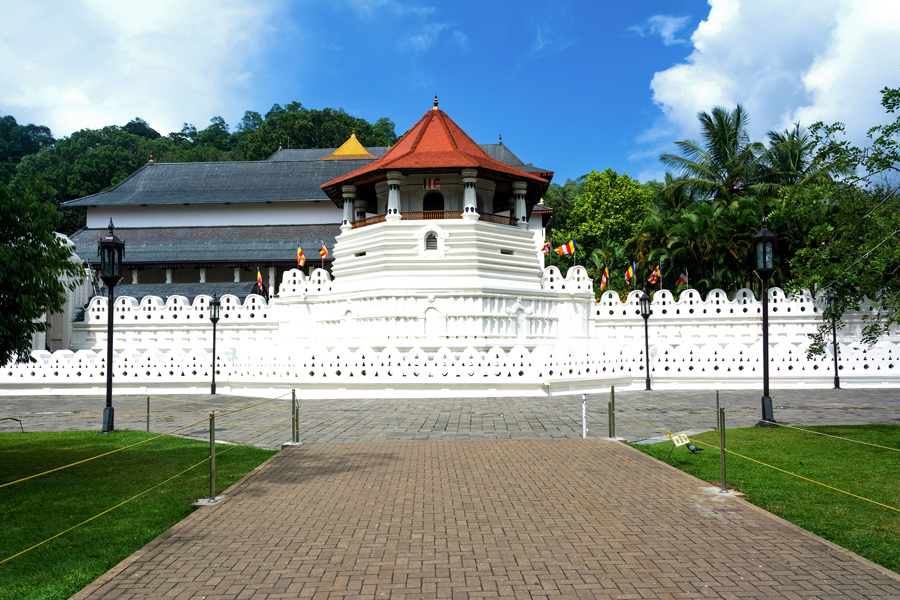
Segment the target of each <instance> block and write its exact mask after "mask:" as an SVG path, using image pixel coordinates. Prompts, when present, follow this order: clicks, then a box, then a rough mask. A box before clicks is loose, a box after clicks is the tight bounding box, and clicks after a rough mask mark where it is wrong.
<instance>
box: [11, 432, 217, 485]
mask: <svg viewBox="0 0 900 600" xmlns="http://www.w3.org/2000/svg"><path fill="white" fill-rule="evenodd" d="M205 422H206V419H204V420H202V421H194V422H193V423H191V424H190V425H186V426H184V427H182V428H181V429H176V430H175V431H170V432H168V433H161V434H159V435H157V436H154V437H152V438H148V439H146V440H141V441H140V442H135V443H134V444H129V445H128V446H122V447H121V448H116V449H115V450H110V451H109V452H104V453H103V454H98V455H97V456H92V457H90V458H85V459H84V460H79V461H78V462H73V463H70V464H68V465H63V466H61V467H56V468H55V469H50V470H49V471H44V472H43V473H37V474H35V475H29V476H28V477H23V478H22V479H16V480H15V481H9V482H7V483H3V484H0V488H5V487H7V486H10V485H12V484H14V483H21V482H23V481H28V480H29V479H34V478H36V477H41V476H43V475H49V474H50V473H55V472H56V471H62V470H63V469H68V468H69V467H74V466H77V465H81V464H84V463H86V462H91V461H92V460H96V459H98V458H103V457H104V456H109V455H110V454H115V453H116V452H121V451H122V450H128V449H129V448H134V447H135V446H140V445H141V444H146V443H147V442H152V441H153V440H158V439H159V438H161V437H165V436H167V435H172V434H173V433H178V432H179V431H182V430H184V429H187V428H188V427H192V426H194V425H196V424H198V423H205Z"/></svg>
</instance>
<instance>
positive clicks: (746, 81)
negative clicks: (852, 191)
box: [651, 0, 900, 143]
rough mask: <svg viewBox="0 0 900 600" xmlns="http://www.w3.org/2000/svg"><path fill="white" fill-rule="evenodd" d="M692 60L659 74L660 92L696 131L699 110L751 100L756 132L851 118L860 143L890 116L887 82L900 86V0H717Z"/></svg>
mask: <svg viewBox="0 0 900 600" xmlns="http://www.w3.org/2000/svg"><path fill="white" fill-rule="evenodd" d="M709 4H710V12H709V16H708V17H707V19H706V20H704V21H703V22H701V23H700V25H699V26H698V27H697V29H696V31H694V33H693V35H692V36H691V42H692V44H693V52H692V53H691V54H690V55H689V56H688V57H687V59H686V60H685V62H683V63H681V64H678V65H675V66H673V67H671V68H669V69H666V70H665V71H661V72H658V73H656V74H655V75H654V77H653V80H652V83H651V88H652V90H653V99H654V101H655V102H656V103H657V104H658V105H659V106H660V107H661V109H662V110H663V112H664V114H665V116H666V117H667V119H668V120H669V121H670V122H671V123H672V124H673V125H675V126H676V127H677V130H678V131H679V133H680V135H679V137H678V138H676V139H683V138H697V137H698V134H699V132H698V126H697V113H698V112H700V111H709V110H710V109H711V108H712V107H714V106H724V107H726V108H733V107H734V106H735V105H736V104H738V103H740V104H743V105H744V107H745V108H746V109H747V111H748V112H749V114H750V116H751V119H752V120H751V123H750V134H751V137H753V138H754V139H758V140H763V139H764V137H765V133H766V131H768V130H772V129H774V130H781V129H784V128H786V127H788V126H790V124H791V123H794V122H797V121H799V122H801V124H803V125H810V124H812V123H813V122H815V121H817V120H822V121H825V122H827V123H830V122H834V121H843V122H844V123H846V125H847V129H848V134H849V135H850V137H851V139H852V140H854V141H855V142H856V143H864V141H865V131H866V130H867V129H868V128H869V127H870V126H872V125H875V124H877V123H881V122H884V121H885V120H886V118H885V115H884V110H883V108H882V107H881V106H880V99H881V96H880V94H879V90H881V89H882V88H883V87H885V86H890V87H896V86H897V85H900V58H898V57H900V35H897V32H898V31H900V3H898V2H896V0H797V1H795V2H791V3H789V4H785V3H784V2H783V1H781V0H709Z"/></svg>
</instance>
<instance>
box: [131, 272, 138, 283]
mask: <svg viewBox="0 0 900 600" xmlns="http://www.w3.org/2000/svg"><path fill="white" fill-rule="evenodd" d="M137 282H138V272H137V269H132V270H131V284H132V285H137Z"/></svg>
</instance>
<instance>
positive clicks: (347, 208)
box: [341, 185, 356, 231]
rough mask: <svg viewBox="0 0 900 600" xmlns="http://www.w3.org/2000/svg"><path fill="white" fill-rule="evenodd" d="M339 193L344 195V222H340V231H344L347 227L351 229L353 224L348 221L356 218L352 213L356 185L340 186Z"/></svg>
mask: <svg viewBox="0 0 900 600" xmlns="http://www.w3.org/2000/svg"><path fill="white" fill-rule="evenodd" d="M341 195H342V196H343V197H344V205H343V209H344V222H343V223H341V231H344V230H347V229H352V228H353V226H352V225H351V224H350V223H351V222H352V221H355V220H356V219H355V218H354V215H353V208H354V207H353V201H354V199H355V198H356V186H355V185H344V186H341Z"/></svg>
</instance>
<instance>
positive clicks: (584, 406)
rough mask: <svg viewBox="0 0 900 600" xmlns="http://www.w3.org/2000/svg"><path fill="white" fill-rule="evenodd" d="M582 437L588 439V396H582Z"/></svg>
mask: <svg viewBox="0 0 900 600" xmlns="http://www.w3.org/2000/svg"><path fill="white" fill-rule="evenodd" d="M581 437H582V438H585V439H586V438H587V394H582V395H581Z"/></svg>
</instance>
